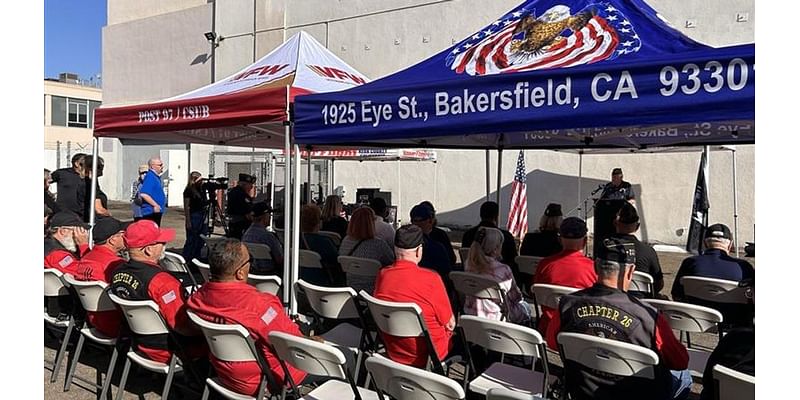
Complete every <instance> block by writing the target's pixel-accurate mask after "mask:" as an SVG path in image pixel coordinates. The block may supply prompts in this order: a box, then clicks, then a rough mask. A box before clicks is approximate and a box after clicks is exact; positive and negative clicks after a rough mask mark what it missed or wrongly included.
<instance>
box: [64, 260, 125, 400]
mask: <svg viewBox="0 0 800 400" xmlns="http://www.w3.org/2000/svg"><path fill="white" fill-rule="evenodd" d="M63 279H64V281H65V282H66V283H68V284H69V285H70V286H71V287H72V288H73V289H75V291H76V292H77V293H78V299H79V300H80V302H81V305H82V306H83V309H84V310H85V311H87V312H103V311H115V310H116V309H117V307H116V306H115V305H114V303H113V302H112V301H111V299H110V298H109V297H108V292H106V290H105V289H106V287H107V286H108V284H106V283H105V282H101V281H78V280H76V279H75V278H74V277H73V276H72V275H70V274H66V275H64V276H63ZM80 333H81V336H80V338H79V339H78V344H77V346H75V350H74V352H73V355H72V363H71V364H70V366H69V370H68V371H67V379H66V381H65V383H64V391H65V392H66V391H68V390H69V388H70V385H72V380H73V378H74V377H75V376H74V375H75V368H76V366H77V364H78V360H79V359H80V357H81V351H82V349H83V343H84V340H85V339H86V338H89V340H90V341H91V342H92V343H94V344H97V345H99V346H101V347H103V348H107V347H111V348H112V349H113V351H112V353H111V361H110V362H109V363H108V367H107V368H106V377H105V379H103V380H101V381H100V382H101V384H100V385H99V386H98V385H95V383H94V382H90V381H88V380H86V379H83V378H81V377H78V379H79V380H81V381H83V382H84V383H87V384H90V385H95V386H96V387H97V388H98V389H100V397H99V398H100V399H105V398H106V393H108V390H109V387H110V386H111V376H113V375H114V367H115V366H116V365H117V354H118V351H117V338H116V337H110V336H106V335H104V334H102V333H100V332H98V331H97V329H95V328H94V327H92V326H91V325H89V323H88V322H87V321H84V323H83V327H81V329H80ZM97 374H98V377H99V376H100V375H101V374H102V372H101V371H100V370H97Z"/></svg>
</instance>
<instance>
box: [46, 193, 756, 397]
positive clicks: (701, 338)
mask: <svg viewBox="0 0 800 400" xmlns="http://www.w3.org/2000/svg"><path fill="white" fill-rule="evenodd" d="M110 210H111V212H112V215H114V216H115V217H117V218H119V219H122V220H127V219H131V213H130V208H129V206H128V205H127V203H114V202H112V204H111V205H110ZM183 221H184V220H183V213H182V211H181V210H174V209H173V210H170V211H169V212H168V213H167V214H166V215H165V217H164V219H163V221H162V223H163V225H164V226H167V227H171V228H174V229H175V230H176V233H177V237H176V239H175V242H174V243H171V244H170V245H169V246H168V247H169V248H170V249H172V250H177V252H178V253H180V248H181V247H182V246H183V242H184V240H185V229H184V227H183V226H184V223H183ZM460 234H461V233H460V232H452V233H451V239H452V240H453V242H454V243H458V244H455V246H458V245H460V242H461V238H460ZM740 254H744V253H743V252H740ZM658 256H659V260H660V262H661V266H662V269H663V271H664V280H665V284H664V290H663V291H662V292H664V293H669V289H670V288H671V287H672V282H673V280H674V279H675V273H676V272H677V270H678V267H679V266H680V263H681V261H682V260H683V259H684V258H685V257H686V255H685V254H680V253H665V252H660V253H659V254H658ZM747 260H748V261H750V263H752V264H753V265H755V259H754V258H747ZM44 339H45V349H44V350H45V351H44V357H45V362H44V364H45V366H44V388H45V390H44V393H45V398H47V399H75V400H78V399H80V400H83V399H87V400H88V399H95V398H96V397H97V396H98V395H97V394H95V390H94V388H92V387H91V385H89V384H85V383H80V382H77V381H76V382H75V383H74V384H73V385H72V387H71V388H70V391H69V392H64V391H63V387H64V379H65V376H66V372H67V371H66V370H67V367H68V364H67V363H66V361H65V363H64V364H63V365H62V367H61V370H60V372H59V375H58V377H57V380H56V382H55V383H52V384H51V383H50V375H51V371H52V367H51V366H50V364H51V363H52V360H53V359H54V358H55V354H56V350H57V348H58V343H57V342H56V340H54V339H53V337H52V336H51V335H49V334H48V333H47V332H45V335H44ZM716 344H717V336H716V335H715V334H703V335H692V345H693V346H697V347H701V348H708V349H713V348H714V347H715V346H716ZM109 359H110V358H109V355H108V354H106V353H104V352H103V351H101V350H97V349H93V348H91V347H88V346H84V350H83V354H82V355H81V360H80V362H79V363H78V364H77V369H76V371H77V372H76V376H80V377H84V378H86V379H89V380H91V381H93V380H94V379H95V371H96V368H100V369H101V370H105V369H106V367H107V365H108V361H109ZM119 359H120V363H118V365H117V368H116V372H115V374H114V376H113V377H112V392H113V394H114V395H115V396H116V393H117V385H118V384H119V375H120V374H121V372H122V366H123V364H122V362H123V361H124V357H122V356H120V357H119ZM553 359H554V355H553V357H549V360H550V361H551V362H552V361H553ZM67 361H68V360H67ZM556 364H559V363H556ZM461 372H462V370H461V368H455V371H454V372H453V373H452V376H453V377H454V378H455V377H457V376H459V373H461ZM176 381H177V379H176ZM163 384H164V377H163V376H159V375H157V374H150V373H147V372H146V371H143V370H136V369H132V370H131V375H130V377H129V379H128V383H127V384H126V391H125V395H124V396H123V398H124V399H157V398H160V396H159V394H160V393H161V388H162V386H163ZM173 387H174V386H173ZM700 389H701V386H700V385H698V384H694V385H693V386H692V395H691V397H690V398H692V399H696V398H697V395H698V394H699V392H700ZM98 392H99V391H98ZM170 398H173V399H188V398H199V396H197V395H192V394H190V393H188V392H182V391H180V389H178V388H175V390H173V391H172V393H171V395H170Z"/></svg>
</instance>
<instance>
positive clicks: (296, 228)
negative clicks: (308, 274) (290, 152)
mask: <svg viewBox="0 0 800 400" xmlns="http://www.w3.org/2000/svg"><path fill="white" fill-rule="evenodd" d="M294 153H295V157H294V205H293V207H292V209H293V210H294V214H293V215H292V236H294V240H292V246H293V247H292V265H294V266H295V268H294V269H292V280H290V281H289V285H292V286H294V283H295V282H297V280H298V279H299V276H300V161H301V160H300V146H298V145H296V144H295V145H294ZM296 314H297V298H296V297H294V296H293V297H292V303H291V315H296Z"/></svg>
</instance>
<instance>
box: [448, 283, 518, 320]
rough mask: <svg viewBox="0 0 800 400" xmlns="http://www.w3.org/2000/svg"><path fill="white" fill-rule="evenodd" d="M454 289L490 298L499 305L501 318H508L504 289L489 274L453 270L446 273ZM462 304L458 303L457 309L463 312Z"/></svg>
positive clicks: (466, 293) (486, 298)
mask: <svg viewBox="0 0 800 400" xmlns="http://www.w3.org/2000/svg"><path fill="white" fill-rule="evenodd" d="M448 276H449V277H450V280H451V281H452V282H453V287H454V288H455V289H456V291H457V292H458V293H460V294H462V295H464V296H472V297H476V298H478V299H482V300H491V301H493V302H495V303H497V305H498V306H499V307H500V314H501V320H503V321H505V320H506V319H507V318H508V306H507V304H506V301H505V298H506V297H505V291H504V290H503V289H502V288H501V287H500V283H499V282H497V281H496V280H494V279H492V278H491V277H489V276H486V275H481V274H475V273H472V272H461V271H453V272H450V274H449V275H448ZM463 310H464V304H459V311H462V312H463Z"/></svg>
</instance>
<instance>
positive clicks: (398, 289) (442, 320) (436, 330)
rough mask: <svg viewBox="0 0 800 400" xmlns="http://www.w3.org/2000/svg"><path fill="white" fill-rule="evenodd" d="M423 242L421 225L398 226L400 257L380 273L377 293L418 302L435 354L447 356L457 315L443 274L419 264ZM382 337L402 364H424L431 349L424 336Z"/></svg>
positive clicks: (397, 360)
mask: <svg viewBox="0 0 800 400" xmlns="http://www.w3.org/2000/svg"><path fill="white" fill-rule="evenodd" d="M422 243H423V234H422V230H421V229H420V228H419V227H417V226H415V225H405V226H402V227H400V228H399V229H398V230H397V234H396V236H395V245H394V246H395V249H394V252H395V256H396V258H397V261H395V263H394V264H392V265H390V266H388V267H386V268H383V269H381V271H380V272H379V273H378V277H377V279H376V280H375V294H374V296H375V297H376V298H378V299H381V300H387V301H394V302H404V303H415V304H416V305H418V306H419V307H420V309H421V310H422V317H423V319H424V321H425V326H426V327H427V328H428V332H429V333H430V337H431V342H432V343H433V346H434V348H435V349H436V354H437V356H438V357H439V359H440V360H444V359H445V358H446V356H447V354H448V353H449V352H450V351H451V349H452V347H453V344H454V343H453V342H454V341H453V330H454V329H455V326H456V319H455V317H454V316H453V309H452V307H451V305H450V299H449V298H448V297H447V291H446V290H445V287H444V283H443V282H442V279H441V277H439V275H438V274H436V272H434V271H432V270H430V269H427V268H420V267H419V265H418V264H419V261H420V260H421V259H422V255H423V253H424V252H425V251H424V249H423V247H422ZM381 337H382V338H383V342H384V344H385V345H386V352H387V353H388V355H389V358H391V359H392V360H394V361H396V362H399V363H401V364H405V365H413V366H415V367H421V368H424V367H425V365H426V363H427V361H428V357H429V353H428V344H427V342H426V341H425V339H424V338H422V337H416V338H399V337H394V336H390V335H385V334H383V333H381Z"/></svg>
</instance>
